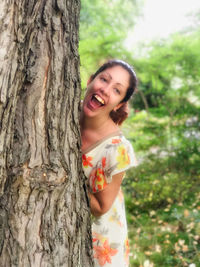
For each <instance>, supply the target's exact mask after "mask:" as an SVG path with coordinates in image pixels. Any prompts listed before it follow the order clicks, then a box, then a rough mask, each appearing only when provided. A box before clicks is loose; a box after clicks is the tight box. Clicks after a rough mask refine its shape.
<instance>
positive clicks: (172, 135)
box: [79, 0, 200, 267]
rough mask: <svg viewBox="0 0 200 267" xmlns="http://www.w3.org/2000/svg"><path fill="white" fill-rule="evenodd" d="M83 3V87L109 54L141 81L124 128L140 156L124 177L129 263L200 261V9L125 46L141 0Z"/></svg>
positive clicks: (164, 266) (195, 266) (159, 265)
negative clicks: (186, 20)
mask: <svg viewBox="0 0 200 267" xmlns="http://www.w3.org/2000/svg"><path fill="white" fill-rule="evenodd" d="M81 5H82V7H81V14H80V43H79V53H80V59H81V68H80V71H81V80H82V88H83V93H84V88H85V87H86V82H87V79H88V78H89V77H90V75H91V74H92V73H93V72H95V70H96V69H97V68H98V66H99V65H101V64H102V63H103V62H104V61H106V60H107V59H110V58H119V59H122V60H125V61H127V62H128V63H129V64H131V65H132V66H133V67H134V69H135V71H136V73H137V76H138V80H139V84H138V90H137V92H136V93H135V95H134V97H133V99H132V100H131V103H130V108H131V112H130V116H129V118H128V119H127V121H126V122H125V123H124V125H123V127H122V128H123V132H124V134H125V136H126V137H127V138H128V139H129V140H130V141H131V143H132V145H133V147H134V150H135V153H136V156H137V158H138V162H139V164H138V167H136V168H134V169H131V170H130V171H128V172H127V177H126V179H125V180H124V183H123V189H124V192H125V198H126V209H127V219H128V224H129V240H130V267H137V266H138V267H153V266H154V267H176V266H180V267H183V266H190V267H200V27H199V25H200V9H199V10H196V12H195V13H193V14H191V15H190V19H193V20H194V21H195V23H194V26H193V27H188V28H186V29H184V30H182V31H180V32H176V33H173V34H171V35H169V36H168V37H167V38H165V39H164V38H162V39H156V40H153V41H151V42H148V43H147V42H144V43H140V44H139V47H137V49H136V48H135V47H134V48H133V49H131V48H129V49H127V43H126V40H127V38H128V35H130V32H131V30H132V29H134V27H135V24H136V22H137V20H138V19H139V18H140V17H141V16H142V8H143V5H144V2H143V1H139V0H123V1H122V0H109V1H107V0H103V1H100V0H82V1H81ZM158 12H159V10H158ZM169 19H170V14H169ZM195 25H196V26H195ZM133 38H134V36H133Z"/></svg>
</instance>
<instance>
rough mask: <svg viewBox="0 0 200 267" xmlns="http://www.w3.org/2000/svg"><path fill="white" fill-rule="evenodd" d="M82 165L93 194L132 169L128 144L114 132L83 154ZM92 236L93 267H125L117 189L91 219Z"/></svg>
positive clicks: (121, 206)
mask: <svg viewBox="0 0 200 267" xmlns="http://www.w3.org/2000/svg"><path fill="white" fill-rule="evenodd" d="M82 164H83V169H84V172H85V175H86V176H87V177H88V179H89V186H90V190H91V192H92V193H93V194H95V193H96V192H99V191H101V190H103V189H104V188H105V187H106V186H107V185H108V184H109V183H110V182H111V181H112V176H113V175H115V174H117V173H120V172H124V171H126V170H127V169H129V168H130V167H132V166H135V165H136V159H135V156H134V152H133V148H132V146H131V144H130V142H129V141H128V140H127V139H126V138H125V137H124V136H123V135H122V134H119V133H118V134H117V135H116V134H115V135H113V134H112V135H110V136H108V137H106V138H105V139H103V140H101V141H100V142H98V143H96V144H95V145H94V146H92V147H90V148H89V149H87V150H86V151H83V155H82ZM92 237H93V255H94V261H95V267H99V266H104V267H127V266H128V264H129V244H128V237H127V224H126V216H125V206H124V197H123V193H122V191H121V189H120V190H119V193H118V195H117V197H116V199H115V201H114V203H113V204H112V207H111V208H110V210H109V211H108V212H107V213H105V214H104V215H102V216H100V217H94V216H93V222H92Z"/></svg>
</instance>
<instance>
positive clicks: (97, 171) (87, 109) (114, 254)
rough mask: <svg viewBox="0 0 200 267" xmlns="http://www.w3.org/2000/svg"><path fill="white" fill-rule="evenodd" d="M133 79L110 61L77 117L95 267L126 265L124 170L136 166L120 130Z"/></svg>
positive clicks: (126, 67) (128, 70)
mask: <svg viewBox="0 0 200 267" xmlns="http://www.w3.org/2000/svg"><path fill="white" fill-rule="evenodd" d="M136 84H137V78H136V75H135V72H134V71H133V69H132V68H131V67H130V66H129V65H128V64H127V63H125V62H123V61H120V60H111V61H108V62H106V63H105V64H104V65H103V66H101V67H100V68H99V69H98V70H97V72H96V73H95V74H94V75H92V76H91V78H90V79H89V81H88V83H87V92H86V96H85V98H84V101H83V106H82V112H81V119H80V125H81V137H82V153H83V155H82V162H83V168H84V171H85V174H86V176H87V177H88V179H89V186H90V191H91V192H90V193H89V197H90V206H91V213H92V215H93V217H94V220H93V223H92V236H93V252H94V261H95V267H97V266H105V267H124V266H128V254H129V248H128V238H127V226H126V217H125V208H124V199H123V194H122V192H121V189H120V185H121V183H122V180H123V177H124V174H125V171H126V170H127V169H128V168H130V167H132V166H134V165H135V164H136V161H135V157H134V153H133V150H132V146H131V144H130V143H129V142H128V141H127V140H126V139H125V137H124V136H123V135H122V133H121V131H120V128H119V125H120V124H121V123H122V122H123V121H124V119H126V117H127V115H128V112H127V105H128V104H127V101H128V100H129V98H130V97H131V95H132V94H133V92H134V90H135V88H136Z"/></svg>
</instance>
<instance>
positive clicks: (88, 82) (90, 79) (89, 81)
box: [87, 76, 92, 86]
mask: <svg viewBox="0 0 200 267" xmlns="http://www.w3.org/2000/svg"><path fill="white" fill-rule="evenodd" d="M91 81H92V77H91V76H90V78H89V80H88V81H87V86H88V85H89V84H90V83H91Z"/></svg>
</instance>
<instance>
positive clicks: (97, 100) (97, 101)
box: [89, 94, 105, 109]
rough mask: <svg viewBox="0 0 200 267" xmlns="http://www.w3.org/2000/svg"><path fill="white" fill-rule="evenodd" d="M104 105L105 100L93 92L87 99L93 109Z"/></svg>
mask: <svg viewBox="0 0 200 267" xmlns="http://www.w3.org/2000/svg"><path fill="white" fill-rule="evenodd" d="M104 105H105V101H104V99H103V98H101V97H100V96H99V95H96V94H93V95H92V96H91V99H90V101H89V106H90V107H91V108H93V109H97V108H100V107H102V106H104Z"/></svg>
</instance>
